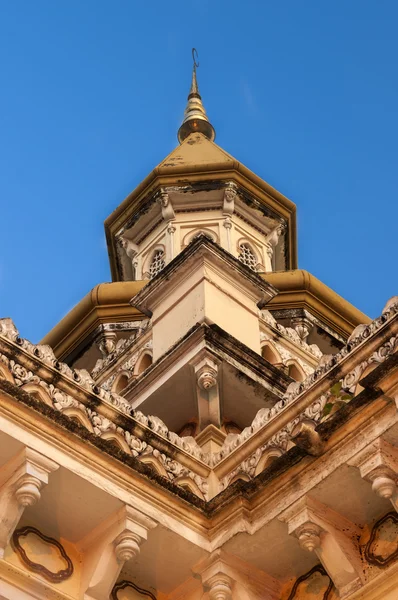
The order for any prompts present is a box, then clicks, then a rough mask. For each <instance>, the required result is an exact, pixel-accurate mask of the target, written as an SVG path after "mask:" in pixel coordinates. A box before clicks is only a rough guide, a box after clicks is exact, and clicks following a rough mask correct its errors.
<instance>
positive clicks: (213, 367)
mask: <svg viewBox="0 0 398 600" xmlns="http://www.w3.org/2000/svg"><path fill="white" fill-rule="evenodd" d="M191 365H192V367H193V369H194V373H195V378H196V389H197V402H198V415H199V426H200V429H201V430H202V429H204V427H206V426H207V425H210V424H213V425H215V426H216V427H220V426H221V411H220V397H219V382H218V377H219V374H218V363H217V362H216V361H215V360H214V358H213V357H212V355H211V354H209V353H208V352H204V353H201V354H200V355H199V356H198V357H196V359H195V361H194V362H192V363H191Z"/></svg>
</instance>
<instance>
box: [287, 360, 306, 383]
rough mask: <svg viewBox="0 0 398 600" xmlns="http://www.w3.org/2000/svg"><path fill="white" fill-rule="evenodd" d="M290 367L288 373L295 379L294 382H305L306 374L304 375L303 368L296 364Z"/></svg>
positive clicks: (291, 364)
mask: <svg viewBox="0 0 398 600" xmlns="http://www.w3.org/2000/svg"><path fill="white" fill-rule="evenodd" d="M288 366H289V371H288V375H289V377H291V378H292V379H294V381H304V379H305V374H304V373H303V371H302V370H301V368H300V367H299V366H298V365H297V364H296V363H294V362H292V363H290V364H289V365H288Z"/></svg>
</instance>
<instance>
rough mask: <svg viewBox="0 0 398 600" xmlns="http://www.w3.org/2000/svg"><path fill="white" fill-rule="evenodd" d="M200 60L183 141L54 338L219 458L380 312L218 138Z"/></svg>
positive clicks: (134, 205) (141, 190)
mask: <svg viewBox="0 0 398 600" xmlns="http://www.w3.org/2000/svg"><path fill="white" fill-rule="evenodd" d="M193 59H194V62H193V70H192V82H191V87H190V91H189V95H188V100H187V106H186V109H185V114H184V119H183V122H182V124H181V127H180V128H179V130H178V141H179V145H178V146H177V147H176V148H175V149H174V150H173V151H172V152H171V153H170V154H169V155H168V156H167V157H166V158H165V159H164V160H163V161H162V162H161V163H160V164H159V165H158V166H157V167H155V168H154V169H153V171H152V172H151V173H150V174H149V175H148V176H147V177H146V178H145V179H144V180H143V181H142V182H141V183H140V184H139V185H138V186H137V187H136V189H135V190H133V191H132V192H131V194H129V196H128V197H127V198H126V199H125V200H124V201H123V202H122V203H121V204H120V205H119V206H118V207H117V208H116V210H115V211H114V212H113V213H112V214H111V215H110V216H109V217H108V218H107V219H106V221H105V231H106V237H107V244H108V250H109V259H110V266H111V274H112V283H108V284H100V285H98V286H97V287H96V288H95V289H94V290H92V292H90V294H89V295H88V296H87V297H86V298H84V299H83V300H82V301H81V302H80V303H79V304H78V305H77V306H76V307H75V308H74V309H73V310H72V311H71V312H70V313H69V314H68V315H67V316H66V317H65V318H64V319H63V320H62V321H61V322H60V323H59V324H58V325H57V326H56V327H55V328H54V329H53V330H52V331H51V332H50V333H49V334H48V335H47V336H46V338H45V339H44V340H43V342H44V343H49V344H50V345H51V346H52V347H53V348H54V350H55V353H56V354H57V356H58V357H59V358H62V360H64V361H66V362H67V363H68V364H69V365H70V366H73V367H77V368H80V369H83V370H85V372H86V373H87V377H89V378H91V379H92V380H93V381H94V382H95V384H96V385H98V386H99V387H103V388H104V389H105V390H108V391H110V392H113V393H116V394H119V395H122V396H123V397H124V398H125V399H126V400H127V401H128V402H129V404H130V405H131V407H132V408H133V409H134V410H135V411H138V413H137V414H140V413H144V414H145V415H156V417H153V418H154V419H155V418H156V419H157V422H159V423H160V425H159V427H160V428H161V427H162V426H164V427H166V428H168V429H169V430H171V431H174V432H176V433H179V434H180V435H181V436H182V437H184V438H187V440H188V439H189V443H190V444H191V445H192V447H193V448H195V447H197V448H198V449H201V450H200V451H206V452H210V453H216V452H219V451H222V447H223V445H224V443H225V440H226V438H227V437H228V440H229V441H230V440H231V438H230V436H234V435H235V436H236V435H238V434H239V433H240V432H241V431H242V430H244V429H245V428H247V427H249V426H250V423H251V422H252V420H253V418H254V416H255V415H256V414H257V413H258V411H259V410H261V409H262V408H269V407H272V406H274V405H275V403H276V402H278V400H279V399H280V398H281V397H282V396H283V394H284V393H285V392H286V390H287V388H288V386H289V385H296V384H298V383H299V382H300V381H302V380H303V379H304V378H305V376H307V375H309V374H311V373H312V372H313V370H314V369H315V367H316V366H317V364H318V363H319V361H320V360H321V359H322V357H323V356H324V355H328V354H330V353H332V352H336V350H338V349H339V348H340V347H341V346H342V344H343V343H344V341H345V340H346V339H347V337H348V336H349V335H350V333H351V332H352V330H353V329H354V327H355V326H357V325H358V324H359V323H364V322H366V321H367V318H366V317H365V315H363V314H362V313H360V312H359V311H357V310H356V309H355V308H354V307H353V306H351V305H350V304H349V303H348V302H346V301H345V300H343V299H342V298H340V297H339V296H337V294H335V293H334V292H332V290H330V289H329V288H327V286H325V285H324V284H322V283H321V282H320V281H318V280H317V279H316V278H314V277H313V276H312V275H310V274H309V273H307V272H306V271H302V270H299V269H298V268H297V250H296V206H295V204H293V202H291V201H290V200H288V199H287V198H286V197H285V196H283V194H281V193H280V192H278V191H277V190H275V189H274V188H273V187H272V186H271V185H269V184H268V183H267V182H266V181H264V180H263V179H261V178H260V177H259V176H257V175H255V174H254V173H253V172H252V171H250V170H249V169H248V168H247V167H245V166H244V165H242V164H241V163H240V162H239V161H237V160H236V159H235V158H234V157H232V156H231V155H230V154H228V153H227V152H226V151H225V150H223V149H222V148H221V147H220V146H218V145H217V144H216V143H215V141H214V140H215V135H216V132H215V128H214V127H213V125H212V124H211V123H210V120H209V118H208V116H207V114H206V111H205V109H204V106H203V103H202V98H201V95H200V93H199V86H198V81H197V67H198V66H199V65H198V62H197V54H196V51H193ZM162 424H163V425H162ZM198 451H199V450H198Z"/></svg>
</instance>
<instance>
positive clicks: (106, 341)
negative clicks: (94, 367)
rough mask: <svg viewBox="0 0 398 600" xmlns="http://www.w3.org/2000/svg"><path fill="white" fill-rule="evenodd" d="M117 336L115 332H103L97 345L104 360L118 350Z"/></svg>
mask: <svg viewBox="0 0 398 600" xmlns="http://www.w3.org/2000/svg"><path fill="white" fill-rule="evenodd" d="M116 342H117V335H116V333H115V332H114V331H103V332H102V333H101V335H100V337H99V338H98V341H97V345H98V348H99V351H100V352H101V354H102V358H106V357H107V356H109V354H112V352H114V351H115V349H116Z"/></svg>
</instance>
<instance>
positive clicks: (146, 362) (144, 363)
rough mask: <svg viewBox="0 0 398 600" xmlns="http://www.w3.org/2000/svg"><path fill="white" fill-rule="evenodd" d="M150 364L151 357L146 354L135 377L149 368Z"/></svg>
mask: <svg viewBox="0 0 398 600" xmlns="http://www.w3.org/2000/svg"><path fill="white" fill-rule="evenodd" d="M151 364H152V356H151V355H150V354H149V353H148V352H146V353H145V354H144V355H143V356H142V358H141V360H140V362H139V364H138V367H137V375H141V373H143V372H144V371H145V370H146V369H148V367H150V366H151Z"/></svg>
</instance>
